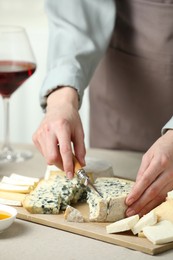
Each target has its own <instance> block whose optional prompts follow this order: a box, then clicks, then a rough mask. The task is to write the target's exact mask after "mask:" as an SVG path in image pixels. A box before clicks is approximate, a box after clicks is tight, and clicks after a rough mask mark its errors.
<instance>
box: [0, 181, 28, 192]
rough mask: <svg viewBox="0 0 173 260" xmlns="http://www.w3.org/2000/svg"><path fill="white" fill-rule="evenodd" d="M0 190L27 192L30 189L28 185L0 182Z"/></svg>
mask: <svg viewBox="0 0 173 260" xmlns="http://www.w3.org/2000/svg"><path fill="white" fill-rule="evenodd" d="M0 191H10V192H19V193H29V192H30V191H31V187H30V186H19V185H11V184H6V183H0Z"/></svg>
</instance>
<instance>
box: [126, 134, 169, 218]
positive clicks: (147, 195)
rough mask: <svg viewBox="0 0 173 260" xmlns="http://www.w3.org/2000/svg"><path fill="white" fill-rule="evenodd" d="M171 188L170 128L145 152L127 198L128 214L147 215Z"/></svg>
mask: <svg viewBox="0 0 173 260" xmlns="http://www.w3.org/2000/svg"><path fill="white" fill-rule="evenodd" d="M170 190H173V130H168V131H167V132H166V133H165V134H164V135H163V136H161V137H160V138H159V139H158V140H157V141H156V142H155V143H154V144H153V145H152V146H151V148H150V149H149V150H148V151H147V152H146V153H145V154H144V156H143V158H142V162H141V166H140V168H139V171H138V174H137V178H136V182H135V184H134V187H133V189H132V191H131V193H130V194H129V195H128V197H127V199H126V204H127V206H128V209H127V211H126V215H127V216H131V215H134V214H139V215H140V216H142V215H145V214H146V213H148V212H149V211H150V210H152V209H153V208H155V207H156V206H157V205H159V204H160V203H162V202H163V201H164V200H165V198H166V196H167V192H168V191H170Z"/></svg>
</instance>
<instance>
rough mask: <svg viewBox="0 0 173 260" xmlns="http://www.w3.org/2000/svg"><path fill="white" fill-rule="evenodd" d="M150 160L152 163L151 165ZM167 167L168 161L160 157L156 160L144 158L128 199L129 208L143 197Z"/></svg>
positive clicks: (155, 158) (156, 157)
mask: <svg viewBox="0 0 173 260" xmlns="http://www.w3.org/2000/svg"><path fill="white" fill-rule="evenodd" d="M150 160H151V162H150V163H149V161H150ZM165 166H166V160H164V159H163V158H162V157H161V156H159V155H158V156H155V157H154V158H150V156H148V157H144V158H143V160H142V163H141V167H140V169H139V172H138V176H137V179H136V183H135V185H134V187H133V189H132V191H131V193H130V194H129V196H128V197H127V199H126V204H127V205H128V206H130V205H131V204H133V203H134V202H135V201H136V200H138V199H139V198H140V197H141V196H142V194H143V193H144V192H145V190H147V189H148V188H149V186H150V185H151V184H152V183H153V182H154V181H155V180H156V179H157V178H158V176H159V175H160V174H162V172H163V171H164V169H165Z"/></svg>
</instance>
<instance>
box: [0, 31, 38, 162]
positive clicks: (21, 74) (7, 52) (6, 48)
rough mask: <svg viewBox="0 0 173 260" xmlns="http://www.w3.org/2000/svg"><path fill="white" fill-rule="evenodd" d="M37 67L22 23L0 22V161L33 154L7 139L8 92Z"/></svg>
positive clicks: (12, 91)
mask: <svg viewBox="0 0 173 260" xmlns="http://www.w3.org/2000/svg"><path fill="white" fill-rule="evenodd" d="M35 70H36V62H35V57H34V54H33V51H32V48H31V45H30V41H29V38H28V36H27V33H26V31H25V29H24V28H23V27H20V26H0V95H1V96H2V99H3V103H4V120H5V126H4V144H3V147H2V150H1V151H0V163H4V162H19V161H24V160H26V159H28V158H31V157H32V153H31V152H30V151H15V150H14V149H13V148H12V147H11V144H10V141H9V132H10V131H9V130H10V129H9V101H10V97H11V95H12V94H13V93H14V92H15V91H16V90H17V89H18V88H19V87H20V86H21V85H22V84H23V83H24V82H25V81H26V80H27V79H28V78H29V77H31V76H32V75H33V73H34V72H35Z"/></svg>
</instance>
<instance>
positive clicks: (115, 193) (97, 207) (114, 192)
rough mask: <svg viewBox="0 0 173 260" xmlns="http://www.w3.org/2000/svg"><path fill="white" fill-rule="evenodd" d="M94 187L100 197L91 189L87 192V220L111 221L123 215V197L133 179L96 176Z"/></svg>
mask: <svg viewBox="0 0 173 260" xmlns="http://www.w3.org/2000/svg"><path fill="white" fill-rule="evenodd" d="M94 185H95V186H96V188H97V189H98V191H99V192H100V193H101V195H102V198H101V197H100V196H99V195H98V194H97V193H96V192H95V191H93V190H91V191H90V192H89V193H88V198H87V202H88V205H89V211H90V213H89V220H90V221H97V222H113V221H117V220H120V219H123V218H124V217H125V211H126V209H127V206H126V205H125V199H126V197H127V195H128V194H129V192H130V191H131V189H132V186H133V185H134V182H133V181H129V180H125V179H120V178H114V177H110V178H106V177H101V178H97V179H96V181H95V184H94Z"/></svg>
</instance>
